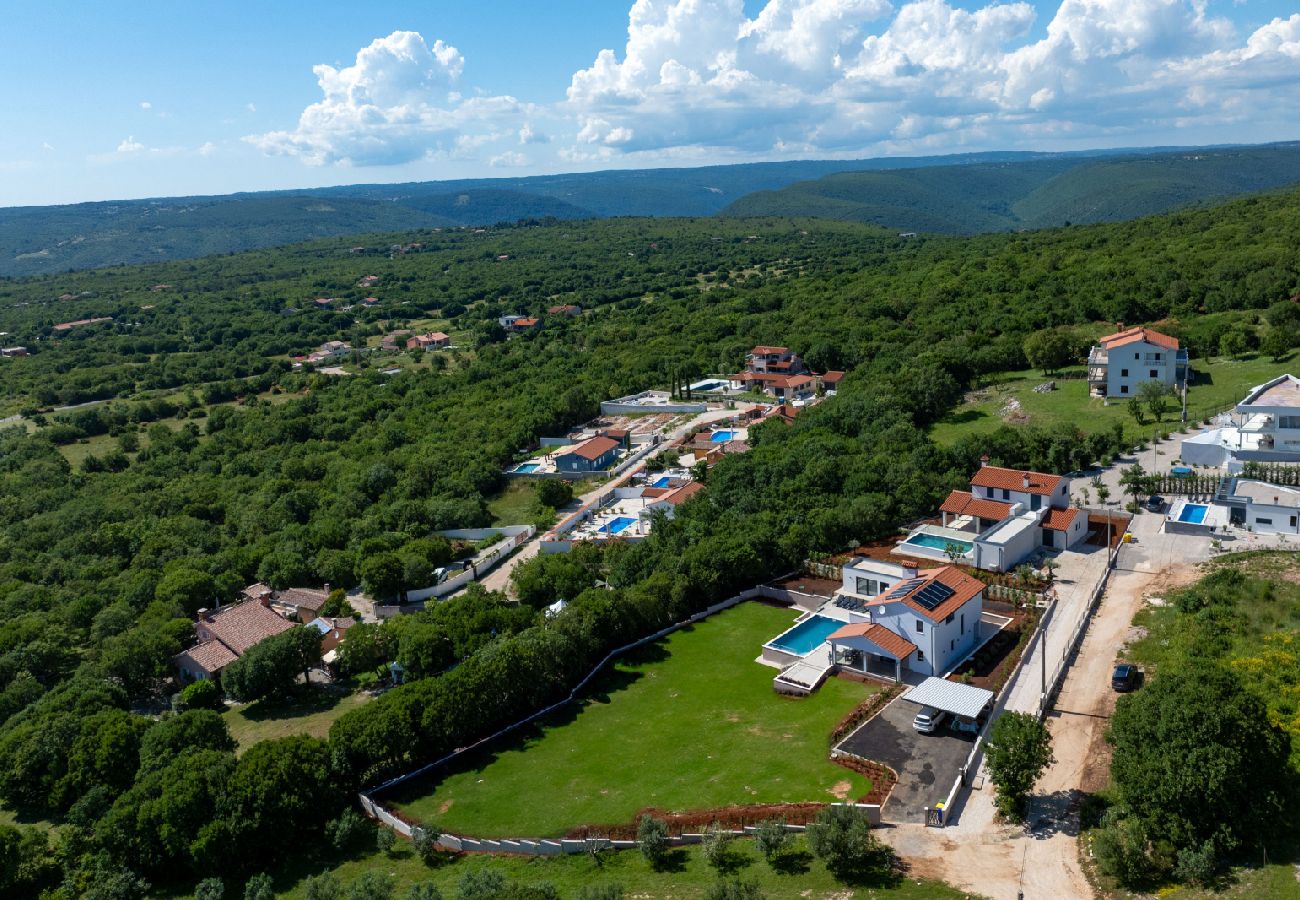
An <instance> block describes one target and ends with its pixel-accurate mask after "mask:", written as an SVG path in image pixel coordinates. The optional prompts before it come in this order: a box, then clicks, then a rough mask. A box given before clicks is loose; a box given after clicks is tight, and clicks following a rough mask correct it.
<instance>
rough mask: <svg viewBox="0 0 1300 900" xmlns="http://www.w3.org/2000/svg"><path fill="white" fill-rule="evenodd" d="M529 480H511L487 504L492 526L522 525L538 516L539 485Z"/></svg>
mask: <svg viewBox="0 0 1300 900" xmlns="http://www.w3.org/2000/svg"><path fill="white" fill-rule="evenodd" d="M538 484H540V482H537V481H533V480H531V479H528V478H511V479H510V481H509V482H508V483H507V484H506V489H505V490H504V491H502V492H501V493H500V494H497V495H496V496H495V497H493V498H492V499H491V500H489V501H488V502H487V508H488V512H490V513H491V514H492V525H493V526H494V527H495V526H499V525H520V524H522V523H524V522H531V521H533V519H534V518H536V516H537V509H538V500H537V485H538Z"/></svg>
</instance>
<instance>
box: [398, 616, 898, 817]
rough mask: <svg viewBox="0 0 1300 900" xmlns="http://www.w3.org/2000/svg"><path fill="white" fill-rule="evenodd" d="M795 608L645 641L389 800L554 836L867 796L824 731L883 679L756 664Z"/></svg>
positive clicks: (719, 619) (413, 812)
mask: <svg viewBox="0 0 1300 900" xmlns="http://www.w3.org/2000/svg"><path fill="white" fill-rule="evenodd" d="M794 619H795V613H794V611H792V610H788V609H781V608H776V607H771V606H764V605H762V604H759V603H743V604H741V605H740V606H738V607H735V608H733V609H730V610H727V611H726V612H723V613H720V614H718V615H716V616H713V617H711V618H709V619H707V620H706V621H704V622H702V623H700V624H699V625H697V626H695V627H693V628H689V629H683V630H682V631H678V632H675V633H674V634H672V635H669V636H668V637H667V638H666V639H664V640H663V641H660V642H658V643H656V644H653V645H651V646H649V647H646V648H643V651H642V652H641V653H640V654H639V655H638V656H637V657H636V658H634V659H627V660H626V661H624V662H621V663H619V664H617V665H615V666H614V667H612V669H611V670H609V671H608V672H607V673H606V674H605V675H604V676H602V677H601V678H600V679H598V681H597V683H596V684H595V686H594V689H593V691H592V693H591V695H590V696H589V697H588V699H587V700H585V701H584V702H583V703H581V704H575V705H572V706H570V707H568V708H567V709H566V710H564V711H562V712H561V713H558V714H557V716H556V717H555V718H553V719H552V720H551V721H550V722H549V723H547V724H546V725H545V726H544V727H542V728H538V729H532V730H530V731H529V732H528V733H527V734H526V735H523V736H521V737H518V738H515V739H512V740H508V742H506V743H503V744H502V745H501V746H499V747H497V748H495V749H494V750H493V751H492V752H488V753H484V754H480V755H476V756H475V757H474V758H473V759H472V760H468V761H466V762H464V763H462V764H461V765H460V766H459V767H458V768H455V769H452V770H449V771H446V772H443V773H441V774H440V776H438V775H435V776H432V777H431V779H429V780H421V781H418V782H414V783H412V784H411V785H408V786H407V787H406V788H404V789H403V790H401V791H400V792H395V793H394V794H393V795H391V796H390V797H389V798H387V799H388V800H389V801H390V802H394V803H396V805H397V806H398V807H399V808H400V809H401V810H402V812H403V813H405V814H406V815H408V816H410V817H412V818H414V819H417V820H420V821H424V822H430V823H436V825H437V827H439V828H442V829H444V830H446V831H449V832H453V833H458V834H466V835H474V836H479V837H512V836H514V837H547V836H557V835H562V834H564V833H565V832H567V831H569V830H570V829H572V828H574V827H576V826H579V825H595V824H618V823H623V822H630V821H632V820H633V818H634V817H635V815H636V813H637V812H638V811H639V810H641V809H643V808H646V807H655V808H657V809H661V810H666V811H671V812H680V811H686V810H696V809H709V808H712V807H718V806H730V805H741V804H751V803H783V802H806V801H824V802H829V801H833V800H836V799H840V798H846V797H852V798H856V797H860V796H862V795H863V794H865V793H867V792H868V791H869V790H870V787H871V785H870V782H869V780H868V779H866V778H863V777H861V776H859V775H856V774H854V773H852V772H849V771H848V770H847V769H844V768H842V767H841V766H837V765H835V764H834V763H832V762H830V760H829V759H828V757H827V743H826V742H827V737H828V735H829V734H830V731H831V729H832V728H833V727H834V726H835V724H836V722H838V721H839V719H840V718H841V717H842V716H843V715H844V714H845V713H847V712H848V711H849V710H850V709H852V708H853V707H854V705H856V704H857V703H859V702H861V701H862V700H863V699H865V698H866V697H867V696H868V695H869V694H870V693H871V692H872V690H873V689H872V688H870V687H867V686H866V685H861V684H856V683H853V682H848V681H841V680H838V679H831V680H830V681H828V682H827V683H826V684H825V685H823V686H822V688H821V689H820V690H819V691H818V692H817V693H816V694H814V695H813V696H812V697H810V698H806V699H802V700H795V699H789V698H785V697H781V696H778V695H777V694H776V693H775V692H774V691H773V690H772V677H773V676H774V675H775V674H776V670H774V669H772V668H769V667H767V666H763V665H760V664H759V663H756V662H754V659H755V657H757V656H758V654H759V652H760V650H761V647H762V645H763V643H764V642H765V641H767V640H769V639H770V638H773V637H775V636H776V635H777V634H778V633H780V632H781V631H783V630H784V629H785V628H788V627H789V626H790V625H791V624H792V623H793V621H794Z"/></svg>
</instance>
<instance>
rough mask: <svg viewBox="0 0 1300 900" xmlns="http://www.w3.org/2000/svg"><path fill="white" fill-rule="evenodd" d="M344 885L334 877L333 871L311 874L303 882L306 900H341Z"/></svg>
mask: <svg viewBox="0 0 1300 900" xmlns="http://www.w3.org/2000/svg"><path fill="white" fill-rule="evenodd" d="M342 893H343V885H341V884H339V880H338V879H337V878H336V877H334V873H333V872H321V873H320V874H319V875H309V876H307V878H306V880H304V881H303V883H302V894H303V897H304V900H339V896H340V895H341V894H342Z"/></svg>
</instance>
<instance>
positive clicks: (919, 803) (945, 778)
mask: <svg viewBox="0 0 1300 900" xmlns="http://www.w3.org/2000/svg"><path fill="white" fill-rule="evenodd" d="M919 709H920V707H919V706H917V705H916V704H915V703H909V702H906V701H904V700H903V699H902V698H901V697H899V698H896V699H895V700H894V701H893V702H892V703H890V704H889V705H888V706H886V707H885V708H884V709H883V710H882V711H881V712H880V714H879V715H877V716H875V717H874V718H872V719H871V720H870V721H869V722H867V723H866V724H865V725H863V726H862V727H861V728H859V729H858V730H857V731H855V732H853V733H852V734H851V735H849V736H848V737H847V738H845V739H844V741H843V742H842V743H841V744H840V749H842V750H845V751H847V752H849V753H852V754H854V755H855V756H861V757H862V758H864V759H871V760H875V761H877V762H882V763H884V764H885V765H887V766H889V767H890V768H891V769H893V770H894V771H895V772H897V773H898V784H896V785H895V786H894V789H893V791H891V792H890V794H889V798H888V799H887V800H886V801H885V806H884V808H883V809H882V810H881V816H882V818H883V819H884V820H885V821H886V822H897V823H900V824H903V823H906V824H912V825H917V824H921V823H923V822H924V821H925V808H926V807H927V806H933V805H934V804H936V803H938V802H939V801H940V800H943V799H945V798H946V797H947V796H948V791H949V790H951V789H952V783H953V779H955V778H956V777H957V772H958V770H960V769H961V766H962V763H964V762H965V761H966V757H967V756H969V755H970V751H971V746H972V744H973V742H974V737H973V736H971V737H969V738H963V737H959V736H958V735H956V734H954V733H953V732H952V731H951V730H950V729H949V728H948V720H946V719H945V720H944V721H943V722H942V723H941V724H940V726H939V728H938V730H936V731H935V732H934V733H933V734H921V733H919V732H917V731H916V730H915V729H914V728H912V718H913V717H914V716H915V715H916V713H917V711H918V710H919Z"/></svg>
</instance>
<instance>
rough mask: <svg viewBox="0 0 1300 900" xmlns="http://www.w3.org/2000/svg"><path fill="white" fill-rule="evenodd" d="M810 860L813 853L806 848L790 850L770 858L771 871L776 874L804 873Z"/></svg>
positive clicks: (809, 865)
mask: <svg viewBox="0 0 1300 900" xmlns="http://www.w3.org/2000/svg"><path fill="white" fill-rule="evenodd" d="M812 861H813V855H812V854H811V853H809V852H808V851H807V850H790V851H788V852H785V853H782V854H781V855H779V856H777V857H776V858H775V859H773V860H772V871H773V872H776V873H777V874H778V875H806V874H807V873H808V870H809V869H811V868H812Z"/></svg>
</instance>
